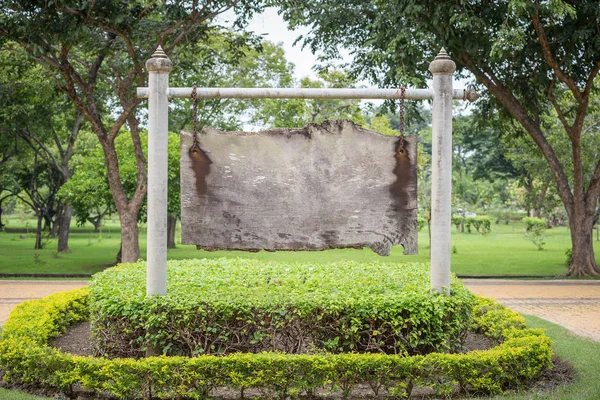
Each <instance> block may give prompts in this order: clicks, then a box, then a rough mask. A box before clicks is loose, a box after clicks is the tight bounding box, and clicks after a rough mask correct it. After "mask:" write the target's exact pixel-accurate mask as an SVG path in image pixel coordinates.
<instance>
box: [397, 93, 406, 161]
mask: <svg viewBox="0 0 600 400" xmlns="http://www.w3.org/2000/svg"><path fill="white" fill-rule="evenodd" d="M405 94H406V88H405V87H404V86H400V105H399V112H400V126H399V128H398V131H399V133H400V143H399V146H398V147H399V150H398V152H399V153H400V154H403V153H404V95H405Z"/></svg>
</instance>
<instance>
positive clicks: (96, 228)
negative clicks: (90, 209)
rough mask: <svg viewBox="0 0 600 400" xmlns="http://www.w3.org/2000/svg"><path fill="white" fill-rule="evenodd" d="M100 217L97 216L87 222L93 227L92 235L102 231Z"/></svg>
mask: <svg viewBox="0 0 600 400" xmlns="http://www.w3.org/2000/svg"><path fill="white" fill-rule="evenodd" d="M102 217H103V216H102V215H99V216H97V217H96V218H90V219H88V221H89V222H90V223H91V224H92V225H94V233H100V230H101V229H102Z"/></svg>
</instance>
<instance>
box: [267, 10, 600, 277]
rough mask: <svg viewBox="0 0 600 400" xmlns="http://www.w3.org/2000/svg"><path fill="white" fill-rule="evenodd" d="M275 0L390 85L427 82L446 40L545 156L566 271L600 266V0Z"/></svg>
mask: <svg viewBox="0 0 600 400" xmlns="http://www.w3.org/2000/svg"><path fill="white" fill-rule="evenodd" d="M276 3H277V4H279V5H281V6H282V9H281V12H282V13H283V16H284V18H285V19H286V20H287V21H289V22H290V26H291V27H295V26H298V25H310V26H311V31H310V33H309V34H308V36H307V38H306V39H305V40H306V43H308V44H310V46H311V47H312V49H313V50H317V49H321V50H323V52H324V56H325V57H326V58H335V57H336V56H337V55H338V54H339V52H338V49H339V48H346V49H349V50H350V52H351V54H352V55H353V56H354V61H353V63H352V72H353V73H355V74H356V75H357V76H360V77H362V78H365V79H370V80H371V81H373V82H377V83H379V84H382V85H385V86H396V87H397V86H398V85H399V84H400V83H401V82H409V81H408V80H407V78H406V77H407V76H408V75H412V76H414V77H415V78H416V79H417V80H418V81H420V83H423V82H424V80H425V79H426V78H428V73H427V72H426V71H427V65H428V63H429V62H430V61H431V60H432V59H433V57H434V56H435V55H436V53H437V52H438V50H439V49H440V47H442V46H444V47H445V48H446V49H447V50H448V51H449V53H450V54H451V55H452V57H453V58H454V59H455V61H456V62H457V69H458V72H459V74H462V75H463V76H464V73H465V72H467V71H469V72H470V73H472V74H473V76H474V77H475V78H476V80H477V85H478V86H480V87H484V88H485V89H487V90H486V91H485V93H484V98H483V99H482V101H480V107H481V108H486V107H487V109H488V110H497V111H498V112H499V113H500V115H501V117H502V120H503V121H507V122H508V121H516V122H517V123H518V124H519V125H520V126H521V127H522V129H523V130H524V131H526V132H527V134H528V136H529V137H530V139H531V140H533V142H535V144H536V145H537V147H538V148H539V149H540V151H541V152H542V154H543V155H544V158H545V160H546V162H547V164H548V166H549V168H550V170H551V171H552V177H553V180H554V184H555V186H556V188H557V191H558V193H559V196H560V198H561V200H562V202H563V204H564V206H565V209H566V211H567V214H568V217H569V224H570V228H571V242H572V246H573V247H572V252H573V259H572V263H571V265H570V267H569V270H568V272H567V275H569V276H586V275H598V274H600V269H599V268H598V266H597V264H596V261H595V258H594V250H593V246H592V223H593V220H594V215H595V211H596V205H597V202H598V197H599V195H600V156H599V155H598V154H593V156H592V158H591V159H586V154H585V150H586V149H587V146H586V143H587V142H589V141H590V140H591V138H592V137H593V136H594V135H595V134H596V133H597V132H598V127H597V125H596V124H595V120H594V119H593V118H589V117H590V114H592V111H591V110H593V108H591V97H592V95H593V93H594V92H595V91H596V86H595V82H596V79H597V75H598V72H599V71H600V41H598V40H597V30H598V25H599V22H600V21H599V20H600V8H598V2H597V1H595V0H580V1H561V0H556V1H541V0H511V1H482V0H479V1H471V2H468V4H467V3H466V2H463V1H453V0H452V1H451V0H426V1H418V2H417V1H414V0H397V1H391V2H390V1H375V2H372V1H364V0H362V1H361V0H345V1H338V0H336V1H333V0H321V1H315V2H310V3H306V4H300V3H297V2H295V1H294V2H292V1H291V0H279V1H277V2H276ZM549 119H550V120H558V121H559V123H560V126H561V142H562V143H565V144H567V146H568V148H569V151H568V152H567V154H560V153H559V152H558V151H557V150H556V149H555V147H554V146H553V145H552V143H551V141H550V140H549V137H548V131H549V126H548V122H549ZM592 126H593V127H592ZM596 149H597V148H596ZM595 152H596V153H597V150H595ZM566 158H568V159H571V160H572V165H569V162H568V161H565V159H566ZM588 166H589V169H588V168H586V167H588ZM569 167H571V168H569Z"/></svg>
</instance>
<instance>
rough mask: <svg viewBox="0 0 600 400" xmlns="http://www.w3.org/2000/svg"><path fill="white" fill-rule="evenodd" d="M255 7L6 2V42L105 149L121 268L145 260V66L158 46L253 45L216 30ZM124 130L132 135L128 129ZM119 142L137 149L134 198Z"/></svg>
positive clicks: (228, 2)
mask: <svg viewBox="0 0 600 400" xmlns="http://www.w3.org/2000/svg"><path fill="white" fill-rule="evenodd" d="M257 4H258V2H250V1H246V2H244V1H238V0H220V1H209V2H204V3H200V2H198V1H197V0H193V1H176V2H161V1H156V2H155V1H146V0H134V1H128V2H121V1H102V2H89V1H84V0H75V1H68V2H67V1H61V0H57V1H54V2H52V3H50V4H48V3H47V2H44V1H39V0H28V1H23V0H18V1H17V0H3V1H2V2H0V40H1V41H4V42H5V41H6V40H12V41H14V42H15V43H17V44H19V45H20V46H21V47H22V48H23V49H24V50H25V51H26V52H27V53H28V54H29V56H30V57H31V58H32V59H33V60H35V61H36V62H38V63H39V64H40V65H42V66H43V67H44V68H46V69H47V70H48V71H49V73H51V74H52V76H53V78H54V80H55V83H56V85H57V87H58V88H59V89H60V90H61V91H63V92H64V93H66V94H67V96H68V97H69V99H70V100H71V102H72V103H73V104H74V105H75V107H76V108H77V110H79V111H80V112H81V113H82V114H83V115H84V116H85V118H86V119H87V121H88V122H89V124H90V126H91V127H92V129H93V131H94V133H95V134H96V136H97V137H98V140H99V141H100V144H101V146H102V150H103V153H104V159H105V163H106V166H107V170H108V183H109V186H110V189H111V195H112V197H113V200H114V202H115V206H116V209H117V212H118V214H119V217H120V223H121V241H122V242H121V244H122V261H124V262H128V261H136V260H137V259H138V258H139V255H140V251H139V243H138V229H137V215H138V212H139V210H140V207H141V206H142V203H143V201H144V198H145V195H146V184H147V183H146V180H147V179H146V158H145V157H144V154H143V150H142V145H141V140H140V118H139V116H138V115H137V114H136V109H137V106H138V105H139V104H140V102H141V101H142V100H141V99H138V98H136V96H135V91H134V88H135V87H136V86H146V75H147V74H146V71H145V65H144V62H145V60H146V59H148V58H149V57H150V55H151V54H152V52H153V50H154V49H155V48H156V43H157V42H159V43H161V44H162V45H163V47H164V49H165V51H166V53H167V54H169V55H171V56H172V57H174V58H178V55H179V53H184V52H186V51H187V52H194V51H195V52H197V54H199V55H203V54H206V52H205V50H206V49H205V48H204V47H203V44H204V41H205V39H206V38H207V37H209V36H211V35H223V36H224V37H226V38H230V39H231V45H232V47H235V46H236V45H239V44H242V43H244V42H245V39H247V37H239V36H234V35H230V34H229V33H228V32H227V31H225V30H223V29H221V28H220V27H218V26H215V25H211V22H212V21H213V19H214V17H215V16H217V15H219V14H221V13H223V12H225V11H226V10H229V9H232V8H234V9H235V10H236V11H237V12H238V13H239V14H243V15H244V16H247V15H250V14H251V13H252V12H253V11H255V9H256V5H257ZM242 22H243V21H242V19H240V20H238V21H237V24H238V25H241V23H242ZM0 44H2V43H0ZM182 45H187V47H186V48H184V47H183V46H182ZM206 60H210V58H209V57H207V58H206ZM125 126H126V127H127V131H125V130H124V129H122V128H124V127H125ZM120 134H123V135H128V136H129V138H130V140H131V141H132V143H133V146H134V149H135V154H134V159H135V161H136V185H135V191H134V193H133V195H132V196H130V197H128V196H127V193H126V189H125V188H124V186H123V184H122V183H121V169H120V165H119V161H118V158H119V157H118V154H117V150H116V146H115V140H116V139H117V136H119V135H120Z"/></svg>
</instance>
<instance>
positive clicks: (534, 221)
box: [521, 217, 548, 232]
mask: <svg viewBox="0 0 600 400" xmlns="http://www.w3.org/2000/svg"><path fill="white" fill-rule="evenodd" d="M521 222H523V224H525V231H527V232H530V231H534V230H541V231H542V232H543V231H545V230H546V228H547V227H548V223H547V222H546V220H545V219H543V218H535V217H525V218H523V219H522V220H521Z"/></svg>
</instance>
